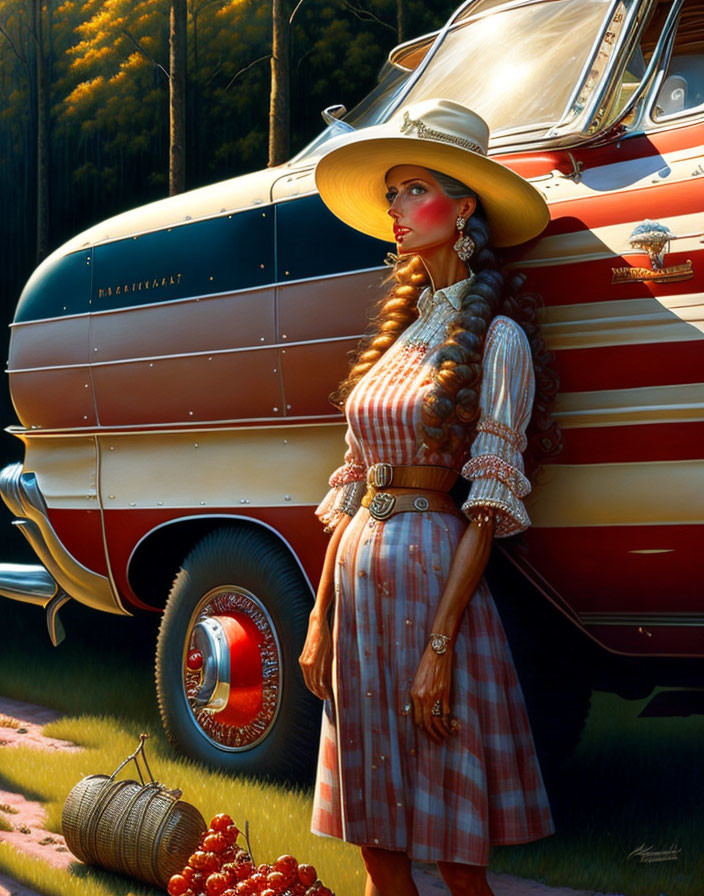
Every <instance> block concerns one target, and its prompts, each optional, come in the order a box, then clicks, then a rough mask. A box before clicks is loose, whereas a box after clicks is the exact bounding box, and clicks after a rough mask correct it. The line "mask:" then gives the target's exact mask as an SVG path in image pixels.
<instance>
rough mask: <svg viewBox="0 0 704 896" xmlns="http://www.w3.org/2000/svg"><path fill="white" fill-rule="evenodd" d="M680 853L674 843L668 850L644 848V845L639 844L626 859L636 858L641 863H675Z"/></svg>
mask: <svg viewBox="0 0 704 896" xmlns="http://www.w3.org/2000/svg"><path fill="white" fill-rule="evenodd" d="M681 852H682V849H681V847H679V846H677V844H676V843H673V844H672V845H671V846H670V848H669V849H655V847H654V846H646V845H645V843H641V845H640V846H639V847H637V849H634V850H633V852H632V853H631V854H630V855H629V856H628V858H629V859H632V858H633V856H638V858H639V859H640V861H641V862H647V863H650V862H676V861H677V859H679V857H680V853H681Z"/></svg>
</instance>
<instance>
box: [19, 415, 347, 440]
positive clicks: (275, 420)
mask: <svg viewBox="0 0 704 896" xmlns="http://www.w3.org/2000/svg"><path fill="white" fill-rule="evenodd" d="M344 422H345V421H344V418H343V417H342V415H341V414H325V415H322V414H321V415H320V416H317V417H316V416H305V417H243V418H238V419H237V420H213V421H211V425H208V426H204V425H203V424H202V423H194V424H193V426H189V425H188V424H187V423H186V422H185V421H184V422H183V423H177V424H174V423H145V424H143V425H141V426H139V425H138V426H134V425H132V426H129V425H128V426H126V427H125V428H124V429H120V428H119V427H115V426H113V427H105V429H96V428H95V427H94V426H93V427H85V428H80V427H76V428H75V429H70V430H66V429H23V428H22V427H20V426H7V427H5V432H6V433H8V435H11V436H15V437H16V438H18V439H21V440H22V441H24V440H26V439H30V438H35V437H37V438H45V437H46V438H57V437H61V438H85V437H86V436H91V435H97V436H101V437H103V436H111V435H115V436H130V435H139V436H141V435H144V434H145V433H147V434H148V433H150V432H154V433H155V434H157V433H158V434H161V433H170V432H173V433H179V432H188V433H193V432H227V431H228V430H231V429H234V430H239V429H242V430H245V429H281V428H282V427H283V428H288V427H300V426H311V425H316V426H317V425H320V426H343V425H344ZM244 423H247V424H249V423H253V424H258V423H259V424H262V425H261V426H256V425H255V426H242V425H241V424H244Z"/></svg>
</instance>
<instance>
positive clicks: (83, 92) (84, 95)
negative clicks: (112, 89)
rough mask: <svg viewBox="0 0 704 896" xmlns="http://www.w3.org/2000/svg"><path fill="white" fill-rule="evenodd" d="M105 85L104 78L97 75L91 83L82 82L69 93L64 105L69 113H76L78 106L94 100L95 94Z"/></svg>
mask: <svg viewBox="0 0 704 896" xmlns="http://www.w3.org/2000/svg"><path fill="white" fill-rule="evenodd" d="M104 84H105V78H104V77H103V76H102V75H98V77H97V78H93V79H92V80H91V81H82V82H81V83H80V84H78V85H77V86H76V87H75V88H74V89H73V90H72V91H71V93H70V94H69V95H68V96H67V97H66V104H67V106H68V108H69V111H71V112H76V111H77V108H78V106H81V105H83V104H86V103H89V102H91V101H92V100H93V99H94V98H95V94H96V93H97V92H98V90H99V89H100V88H101V87H103V85H104Z"/></svg>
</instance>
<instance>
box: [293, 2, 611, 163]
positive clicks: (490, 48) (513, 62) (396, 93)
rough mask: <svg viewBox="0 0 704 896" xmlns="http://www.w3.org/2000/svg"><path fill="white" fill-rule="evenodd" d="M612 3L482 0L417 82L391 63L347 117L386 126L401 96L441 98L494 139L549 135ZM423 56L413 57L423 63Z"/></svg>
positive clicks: (357, 124) (311, 149)
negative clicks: (476, 118)
mask: <svg viewBox="0 0 704 896" xmlns="http://www.w3.org/2000/svg"><path fill="white" fill-rule="evenodd" d="M610 6H611V0H538V2H530V0H528V2H522V3H520V4H516V3H512V4H511V3H508V4H507V3H504V4H503V5H501V6H499V7H498V8H497V0H479V2H477V3H474V4H472V5H471V6H470V7H468V9H467V10H465V12H464V13H463V14H462V16H461V18H460V20H458V22H457V23H456V24H454V25H453V27H452V28H451V29H450V31H449V32H448V33H447V34H446V35H445V37H444V38H443V40H442V43H441V44H440V46H439V47H438V48H436V50H435V52H434V53H433V54H432V58H431V59H430V61H429V63H428V65H427V67H426V68H425V70H424V71H422V72H421V73H420V77H419V78H418V80H417V81H416V82H415V83H413V80H414V78H415V72H414V71H408V70H406V69H400V68H396V67H395V66H393V65H389V64H388V63H387V64H386V65H385V66H384V68H383V69H382V72H381V76H380V80H379V84H378V85H377V87H376V88H375V90H373V91H372V93H371V94H369V96H367V97H365V99H364V100H362V102H361V103H359V104H358V105H357V106H356V107H355V108H354V109H352V111H351V112H349V113H348V114H347V115H345V116H344V118H343V120H344V121H345V122H346V123H347V124H348V125H351V126H352V127H354V128H355V129H359V128H363V127H369V126H370V125H373V124H380V123H381V122H383V121H386V120H387V118H388V117H389V115H390V111H393V110H394V109H395V107H396V105H397V103H398V101H399V99H400V98H401V97H402V101H401V105H403V106H406V105H408V104H410V103H415V102H418V101H419V100H424V99H431V98H433V97H442V98H444V99H450V100H455V101H456V102H458V103H462V105H464V106H467V107H469V108H470V109H473V110H474V111H475V112H477V113H478V114H479V115H481V116H482V118H484V119H485V121H486V122H487V124H488V125H489V127H490V129H491V132H492V135H494V136H496V135H497V134H498V133H500V132H502V131H511V130H523V131H526V130H534V131H535V130H541V131H545V130H548V129H549V128H550V127H552V126H553V125H556V124H557V123H559V122H560V121H561V120H562V118H563V116H564V114H565V112H566V110H567V106H568V103H569V101H570V99H571V97H572V95H573V93H574V91H575V88H576V87H577V85H578V84H579V83H580V82H581V80H582V76H583V73H584V68H585V65H586V64H587V62H588V60H589V57H590V53H591V51H592V49H593V47H594V44H595V42H596V39H597V37H598V35H599V29H600V26H601V25H602V23H603V21H604V19H605V17H606V15H607V12H608V10H609V7H610ZM431 41H432V36H431V37H429V46H430V43H431ZM392 55H393V54H392ZM425 55H426V54H425V53H424V52H422V51H419V52H416V53H414V54H413V57H412V58H413V59H414V60H415V61H416V63H417V65H423V59H424V57H425ZM409 88H410V89H409ZM404 94H406V95H404ZM337 133H339V130H338V129H337V128H336V127H335V126H334V125H333V126H332V127H330V128H328V129H327V130H326V131H324V132H323V133H322V134H321V135H320V136H319V137H318V138H317V139H316V140H315V141H314V142H313V143H312V144H311V145H310V146H308V147H307V148H306V149H305V150H304V151H303V152H302V153H301V154H300V155H299V156H298V157H297V161H300V159H302V158H304V157H306V156H307V155H312V154H315V153H316V152H317V151H318V150H319V148H320V146H321V144H322V143H324V142H325V140H327V139H329V138H330V137H332V136H335V135H336V134H337Z"/></svg>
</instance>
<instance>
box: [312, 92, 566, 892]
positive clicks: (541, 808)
mask: <svg viewBox="0 0 704 896" xmlns="http://www.w3.org/2000/svg"><path fill="white" fill-rule="evenodd" d="M487 142H488V129H487V127H486V125H485V123H484V122H483V121H482V120H481V119H480V118H479V117H478V116H476V115H474V114H473V113H471V112H470V111H469V110H467V109H465V108H464V107H462V106H459V105H457V104H456V103H451V102H449V101H445V100H431V101H426V102H424V103H421V104H418V105H417V106H414V107H411V108H409V109H407V110H405V111H404V112H403V113H399V114H397V115H396V116H395V117H394V118H393V119H391V121H389V122H388V123H387V124H384V125H380V126H378V127H375V128H372V129H368V130H366V131H362V132H359V133H358V134H355V135H352V136H350V137H347V138H346V139H343V140H341V141H338V143H337V145H336V146H335V147H334V148H333V149H332V150H331V151H330V152H329V153H327V154H326V155H325V156H324V157H323V158H322V159H321V160H320V162H319V164H318V168H317V170H316V180H317V184H318V188H319V190H320V194H321V196H322V198H323V199H324V201H325V202H326V203H327V205H328V206H329V207H330V208H331V210H332V211H333V212H334V213H335V214H336V215H337V216H338V217H340V218H341V219H342V220H343V221H346V222H347V223H349V224H351V225H352V226H354V227H356V228H358V229H360V230H363V231H364V232H366V233H369V234H371V235H373V236H378V237H381V238H385V239H388V238H389V237H390V235H391V232H393V235H394V238H395V240H396V244H397V246H398V251H399V254H400V257H399V258H398V260H397V262H396V265H395V269H394V278H395V281H396V283H395V286H393V287H392V289H391V291H390V293H389V295H388V297H387V299H386V301H385V303H384V305H383V307H382V308H381V311H380V313H379V315H378V317H377V319H376V322H375V323H376V328H375V332H374V333H373V334H372V336H371V338H370V341H369V343H368V345H367V346H366V348H365V349H363V350H362V352H361V354H360V355H359V356H358V359H357V362H356V364H355V365H354V366H353V367H352V370H351V372H350V375H349V377H348V379H347V380H346V381H345V383H343V385H342V387H341V392H340V399H341V401H342V402H344V410H345V414H346V416H347V420H348V424H349V427H348V431H347V437H346V438H347V445H348V450H347V453H346V455H345V463H344V465H343V466H342V467H340V468H339V469H338V470H336V471H335V473H333V475H332V477H331V479H330V486H331V491H330V492H329V493H328V495H327V496H326V498H325V499H324V500H323V502H322V503H321V505H320V507H319V508H318V510H317V513H318V515H319V517H320V518H321V519H322V520H323V522H325V523H326V524H327V527H328V529H329V530H330V531H332V537H331V539H330V544H329V547H328V551H327V554H326V557H325V562H324V568H323V573H322V577H321V582H320V587H319V589H318V595H317V598H316V602H315V606H314V609H313V611H312V613H311V617H310V625H309V629H308V636H307V639H306V643H305V646H304V649H303V652H302V654H301V660H300V662H301V667H302V669H303V674H304V677H305V680H306V683H307V685H308V687H309V688H310V690H311V691H313V693H315V694H316V695H317V696H319V697H320V698H321V699H323V700H325V701H326V712H325V714H324V717H323V730H322V734H321V744H320V755H319V763H318V779H317V786H316V796H315V804H314V814H313V830H314V831H315V832H316V833H319V834H324V835H331V836H336V837H341V838H342V839H345V840H348V841H351V842H353V843H357V844H359V845H360V846H361V847H362V856H363V859H364V862H365V865H366V868H367V872H368V878H367V886H366V890H365V894H366V896H387V894H388V896H391V894H393V896H406V894H416V893H417V890H416V888H415V885H414V883H413V879H412V876H411V860H412V859H415V860H419V861H423V862H437V864H438V867H439V869H440V872H441V874H442V875H443V877H444V879H445V881H446V883H447V885H448V886H449V888H450V890H451V892H452V893H453V894H454V896H458V894H463V896H467V894H477V896H486V894H490V893H491V890H490V889H489V886H488V884H487V881H486V865H487V862H488V858H489V847H490V845H491V844H497V843H502V844H506V843H524V842H527V841H530V840H534V839H537V838H540V837H544V836H546V835H548V834H550V833H552V832H553V825H552V819H551V815H550V808H549V805H548V801H547V797H546V794H545V790H544V787H543V782H542V778H541V774H540V769H539V766H538V764H537V760H536V757H535V750H534V746H533V741H532V737H531V734H530V728H529V724H528V720H527V716H526V711H525V706H524V703H523V698H522V694H521V691H520V686H519V684H518V682H517V680H516V675H515V671H514V667H513V663H512V660H511V656H510V652H509V649H508V646H507V643H506V638H505V635H504V632H503V629H502V627H501V623H500V620H499V617H498V614H497V611H496V609H495V606H494V603H493V601H492V598H491V595H490V593H489V590H488V588H487V586H486V583H485V582H484V580H483V579H482V573H483V570H484V567H485V564H486V562H487V559H488V556H489V551H490V547H491V540H492V537H493V536H494V535H497V536H505V535H511V534H513V533H515V532H519V531H521V530H522V529H525V528H526V526H527V525H528V524H529V520H528V517H527V514H526V511H525V508H524V507H523V504H522V501H521V498H522V497H523V496H524V495H525V494H526V493H527V492H528V491H529V490H530V485H529V483H528V480H527V479H526V477H525V475H524V472H523V469H524V467H523V460H522V456H521V452H522V450H523V449H524V448H525V444H526V438H525V432H526V428H527V426H528V423H529V420H530V417H531V406H532V402H533V395H534V374H533V363H532V360H531V351H530V347H529V344H528V339H527V338H526V335H525V333H524V331H523V330H522V329H521V327H520V326H518V325H517V324H516V323H515V322H514V321H513V320H511V319H509V318H508V317H506V316H504V315H502V314H499V311H502V310H504V311H505V310H507V309H508V308H509V307H511V299H510V298H507V297H506V295H505V293H506V289H505V284H504V278H503V276H502V274H501V273H500V272H499V270H498V263H497V261H496V258H495V256H494V255H493V253H492V252H491V250H490V248H489V239H490V238H491V241H492V242H493V244H494V245H513V244H517V243H519V242H523V241H524V240H526V239H529V238H531V237H533V236H535V235H537V234H538V233H539V232H540V231H541V230H542V229H543V227H544V226H545V224H546V223H547V220H548V214H547V208H546V206H545V203H544V201H543V199H542V197H541V196H540V194H539V193H538V192H537V191H536V190H534V189H533V187H531V185H530V184H528V183H527V182H526V181H524V180H522V179H521V178H520V177H518V176H517V175H515V174H514V173H513V172H511V171H509V170H508V169H506V168H504V167H503V166H501V165H499V164H498V163H495V162H493V161H491V160H490V159H488V158H487V157H486V145H487ZM470 264H471V268H470ZM472 269H473V270H472ZM514 304H515V303H514ZM514 310H515V308H514ZM533 332H535V330H533ZM540 362H541V363H542V359H540ZM541 401H542V398H541ZM460 474H461V475H462V476H463V477H465V478H466V479H468V480H471V481H472V487H471V491H470V494H469V498H468V499H467V500H466V501H465V503H464V504H463V506H462V511H461V512H460V511H459V510H458V509H457V507H456V505H455V504H454V502H453V501H452V499H451V498H450V496H449V495H448V491H449V490H450V488H451V487H452V486H453V485H454V483H455V481H456V480H457V478H458V475H460ZM365 490H366V493H365ZM363 496H364V497H363ZM333 599H334V601H335V621H334V630H333V633H332V635H331V633H330V630H329V628H328V623H327V615H328V610H329V608H330V607H331V605H332V602H333Z"/></svg>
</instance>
